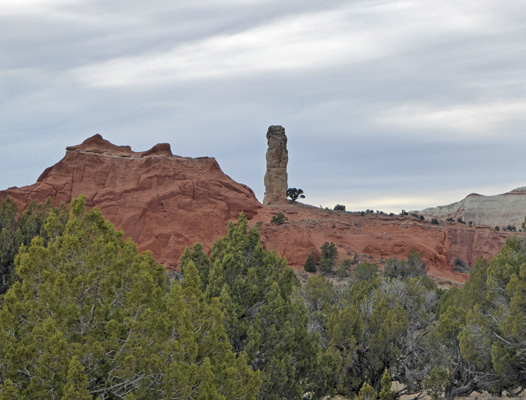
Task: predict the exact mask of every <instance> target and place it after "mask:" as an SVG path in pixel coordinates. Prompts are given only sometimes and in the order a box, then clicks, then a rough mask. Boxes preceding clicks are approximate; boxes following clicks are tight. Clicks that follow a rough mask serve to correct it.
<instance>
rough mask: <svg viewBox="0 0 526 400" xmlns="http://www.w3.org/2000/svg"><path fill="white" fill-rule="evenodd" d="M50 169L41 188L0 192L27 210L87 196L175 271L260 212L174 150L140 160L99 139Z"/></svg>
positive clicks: (241, 192) (236, 189)
mask: <svg viewBox="0 0 526 400" xmlns="http://www.w3.org/2000/svg"><path fill="white" fill-rule="evenodd" d="M66 150H67V151H66V156H65V157H64V158H63V159H62V160H61V161H59V162H58V163H57V164H55V165H54V166H52V167H50V168H47V169H46V170H45V171H44V173H43V174H42V175H41V176H40V178H39V179H38V181H37V183H35V184H34V185H31V186H26V187H22V188H10V189H8V190H5V191H3V192H0V200H1V199H4V198H5V197H7V196H10V197H12V198H13V199H14V200H15V201H16V202H17V203H18V205H19V208H21V209H24V208H25V207H26V206H27V205H28V204H29V202H30V201H31V200H37V201H43V200H45V199H46V198H47V197H48V196H50V197H51V198H52V199H53V201H54V202H55V203H57V204H58V203H60V202H61V201H64V202H66V203H69V202H70V201H71V200H72V199H73V198H75V197H77V196H80V195H84V196H86V200H87V205H88V206H89V207H93V206H97V207H98V208H99V209H100V210H101V211H102V213H103V215H104V216H105V217H106V218H107V219H108V220H110V221H111V222H112V223H113V224H114V225H115V226H116V227H117V228H118V229H123V230H124V232H125V233H126V234H127V235H129V236H131V238H132V239H133V240H134V241H135V242H136V243H137V244H138V246H139V249H140V250H146V249H149V250H151V251H152V252H153V254H154V256H155V257H156V259H157V260H158V261H159V262H161V263H163V264H165V265H166V266H168V267H170V266H174V265H175V264H176V263H177V261H178V259H179V257H180V255H181V253H182V251H183V250H184V248H185V247H186V246H191V245H192V244H193V243H194V242H195V241H198V240H199V241H201V242H202V243H203V244H204V246H205V248H206V247H207V246H209V245H211V244H212V243H213V242H214V241H215V240H216V239H217V238H218V237H220V236H222V235H224V234H225V232H226V225H227V223H228V221H229V220H232V219H237V217H238V216H239V213H240V212H241V211H243V212H244V213H245V214H246V215H247V216H248V217H249V218H252V217H253V216H254V215H255V214H256V212H257V210H258V209H259V208H261V205H260V203H259V202H258V201H257V199H256V197H255V195H254V193H253V191H252V190H251V189H250V188H249V187H247V186H245V185H241V184H238V183H236V182H235V181H233V180H232V179H231V178H230V177H228V176H227V175H225V174H224V173H223V171H221V168H220V167H219V164H218V163H217V161H216V160H215V159H214V158H208V157H204V158H186V157H179V156H173V155H172V152H171V150H170V145H169V144H158V145H156V146H154V147H153V148H152V149H151V150H148V151H145V152H142V153H140V152H139V153H136V152H133V151H132V150H131V148H130V147H129V146H115V145H114V144H112V143H110V142H108V141H107V140H104V139H103V138H102V136H100V135H95V136H93V137H91V138H89V139H86V140H85V141H84V142H83V143H82V144H81V145H79V146H72V147H68V148H67V149H66Z"/></svg>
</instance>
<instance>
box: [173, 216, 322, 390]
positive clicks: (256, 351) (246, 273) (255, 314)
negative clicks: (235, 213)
mask: <svg viewBox="0 0 526 400" xmlns="http://www.w3.org/2000/svg"><path fill="white" fill-rule="evenodd" d="M185 254H186V255H185V256H184V257H183V258H182V259H181V269H182V270H185V269H186V268H187V260H189V259H192V258H193V255H192V251H188V253H185ZM208 265H210V270H209V273H208V277H209V278H208V285H207V286H206V289H205V297H206V299H207V301H209V302H212V301H214V298H219V300H220V304H221V306H222V310H223V313H224V315H225V318H224V320H223V321H224V326H225V329H226V332H227V334H228V337H229V339H230V343H231V344H232V347H233V349H234V350H235V351H236V353H237V354H238V355H240V356H246V359H247V361H248V362H249V363H250V365H251V366H252V368H253V369H254V370H259V371H261V378H262V386H261V389H260V392H259V398H262V399H281V398H283V397H285V398H298V397H301V396H302V395H303V393H304V392H305V391H314V392H315V393H319V392H320V391H322V387H323V390H324V389H325V386H323V385H324V382H320V379H317V378H316V379H312V380H310V379H309V378H311V377H313V376H314V375H315V374H316V373H317V370H318V369H319V362H320V358H319V357H320V354H319V337H318V335H316V334H314V333H310V332H309V331H308V319H307V315H306V309H305V304H304V303H303V301H299V300H301V299H296V300H295V299H294V298H293V296H292V293H293V290H294V288H298V287H299V282H298V280H297V278H296V276H295V274H294V271H293V270H292V269H291V268H289V267H288V266H287V264H286V262H285V261H284V260H283V259H281V258H279V257H278V256H277V255H276V253H273V252H270V251H267V250H264V249H263V247H262V246H261V241H260V236H259V232H258V231H257V230H256V229H254V228H253V229H251V230H248V227H247V219H246V217H245V216H244V215H243V214H242V215H241V216H240V217H239V220H238V222H237V224H234V223H230V224H229V227H228V233H227V235H226V236H225V237H223V238H220V239H219V240H218V241H216V242H215V243H214V245H213V246H212V250H211V253H210V257H209V260H208ZM317 376H319V375H317ZM313 382H314V383H313Z"/></svg>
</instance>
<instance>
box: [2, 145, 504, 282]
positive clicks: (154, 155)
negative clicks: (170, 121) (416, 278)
mask: <svg viewBox="0 0 526 400" xmlns="http://www.w3.org/2000/svg"><path fill="white" fill-rule="evenodd" d="M80 195H85V196H86V199H87V205H88V206H90V207H91V206H97V207H98V208H99V209H100V210H101V211H102V213H103V215H104V216H105V217H106V218H107V219H108V220H110V221H111V222H112V223H113V224H115V226H116V227H117V228H118V229H123V230H124V232H125V233H126V234H127V235H129V236H130V237H131V238H132V239H133V240H134V241H135V242H136V243H137V244H138V247H139V249H140V250H146V249H149V250H151V251H152V252H153V254H154V256H155V257H156V259H157V260H158V261H159V262H161V263H163V264H164V265H166V266H167V267H169V268H170V267H174V266H176V265H177V261H178V259H179V257H180V255H181V253H182V251H183V250H184V248H185V247H186V246H191V245H193V243H195V242H196V241H200V242H201V243H202V244H203V245H204V247H205V248H206V249H208V248H210V246H211V244H212V243H213V242H214V241H215V240H216V239H217V238H219V237H220V236H222V235H224V234H225V233H226V227H227V224H228V221H229V220H235V219H237V217H238V215H239V213H240V212H241V211H243V212H244V213H245V214H246V215H247V217H248V218H249V220H250V225H255V224H258V226H259V230H260V232H261V236H262V240H263V243H264V245H265V246H266V247H267V248H269V249H271V250H274V251H276V252H277V253H278V254H279V255H280V256H284V257H286V258H287V261H288V262H289V265H291V266H293V267H295V268H297V269H301V270H302V269H303V264H304V262H305V260H306V258H307V256H308V255H309V254H311V253H312V254H315V255H316V254H319V249H320V246H321V245H322V244H323V243H324V242H326V241H329V242H331V241H332V242H334V243H335V244H336V245H337V246H338V252H339V255H340V260H342V259H344V258H351V257H353V256H354V254H356V253H358V255H359V257H360V258H362V259H371V260H373V259H374V261H375V262H381V260H382V259H384V260H386V259H388V258H391V257H394V256H397V257H399V258H406V257H407V254H408V252H409V251H410V250H411V249H412V248H415V249H416V250H418V251H422V252H423V253H424V259H425V260H426V261H427V263H428V265H429V266H430V268H429V273H430V274H432V275H434V276H436V277H438V278H440V279H442V280H445V281H451V282H465V280H466V279H467V275H464V274H460V273H458V272H456V271H453V267H452V265H453V262H454V260H455V258H456V257H460V258H462V259H463V260H465V261H466V262H468V263H469V264H470V265H473V264H474V262H475V261H476V259H477V258H478V257H479V256H484V257H491V256H492V255H493V254H495V253H496V252H497V251H498V250H499V249H500V248H501V246H502V244H503V243H504V241H505V239H506V237H507V234H505V233H498V232H496V231H494V230H493V229H490V228H475V227H470V226H466V225H462V224H459V223H443V224H441V225H432V224H431V223H429V222H425V221H424V222H422V221H420V220H419V219H416V218H414V217H412V216H404V217H400V216H395V217H389V216H386V215H380V214H367V215H365V216H361V215H360V214H359V213H345V212H335V211H327V210H322V209H320V208H316V207H311V206H306V205H301V204H288V203H284V204H281V205H275V206H263V205H261V204H260V203H259V202H258V200H257V199H256V197H255V195H254V193H253V191H252V190H251V189H250V188H249V187H247V186H245V185H242V184H239V183H237V182H235V181H233V180H232V179H231V178H230V177H228V176H227V175H225V174H224V173H223V172H222V171H221V168H220V167H219V165H218V163H217V162H216V160H215V159H214V158H208V157H204V158H186V157H179V156H174V155H172V152H171V149H170V145H168V144H159V145H156V146H154V147H153V148H152V149H151V150H148V151H145V152H133V151H132V150H131V148H130V147H129V146H116V145H113V144H111V143H110V142H108V141H106V140H104V139H103V138H102V137H101V136H100V135H95V136H93V137H91V138H89V139H87V140H85V141H84V142H83V143H82V144H81V145H78V146H72V147H68V148H67V151H66V155H65V157H64V158H63V159H62V160H61V161H59V162H58V163H57V164H55V165H54V166H52V167H50V168H48V169H46V170H45V171H44V172H43V173H42V175H41V176H40V178H39V179H38V181H37V182H36V183H35V184H33V185H30V186H26V187H22V188H9V189H7V190H4V191H1V192H0V200H3V199H4V198H6V197H8V196H10V197H12V198H13V199H14V200H15V201H16V202H17V204H18V205H19V208H21V209H24V208H25V207H26V206H27V205H28V204H29V202H30V201H31V200H37V201H43V200H45V199H46V198H47V197H48V196H49V197H51V198H52V199H53V201H54V202H55V203H57V204H58V203H59V202H61V201H64V202H66V203H69V202H70V201H71V199H72V198H74V197H77V196H80ZM276 212H284V213H285V214H286V215H287V217H288V218H289V222H288V223H287V224H284V225H273V224H270V220H271V217H272V215H273V214H274V213H276ZM370 257H373V258H370Z"/></svg>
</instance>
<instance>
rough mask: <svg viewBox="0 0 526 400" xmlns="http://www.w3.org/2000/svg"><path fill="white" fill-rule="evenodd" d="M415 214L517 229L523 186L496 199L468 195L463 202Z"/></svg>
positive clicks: (525, 206) (524, 206)
mask: <svg viewBox="0 0 526 400" xmlns="http://www.w3.org/2000/svg"><path fill="white" fill-rule="evenodd" d="M418 213H419V214H421V215H423V216H425V217H428V218H433V217H434V218H437V219H443V220H446V219H448V218H453V220H455V221H456V220H457V219H458V218H462V220H463V221H464V222H466V223H468V224H469V223H470V222H471V223H472V224H474V225H477V226H480V225H487V226H490V227H492V228H493V227H495V226H499V227H500V228H503V227H507V226H508V225H511V226H515V227H516V229H517V230H518V229H521V227H522V223H523V222H524V217H526V187H521V188H518V189H515V190H512V191H511V192H509V193H504V194H499V195H496V196H482V195H480V194H476V193H473V194H470V195H469V196H467V197H466V198H465V199H463V200H461V201H458V202H456V203H453V204H449V205H447V206H440V207H433V208H426V209H424V210H422V211H420V212H418Z"/></svg>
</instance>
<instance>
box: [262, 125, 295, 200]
mask: <svg viewBox="0 0 526 400" xmlns="http://www.w3.org/2000/svg"><path fill="white" fill-rule="evenodd" d="M267 142H268V149H267V172H266V173H265V198H264V199H263V204H265V205H269V204H275V203H279V202H281V201H285V200H287V189H288V178H287V163H288V161H289V153H288V151H287V136H286V135H285V128H283V127H282V126H280V125H272V126H269V128H268V131H267Z"/></svg>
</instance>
